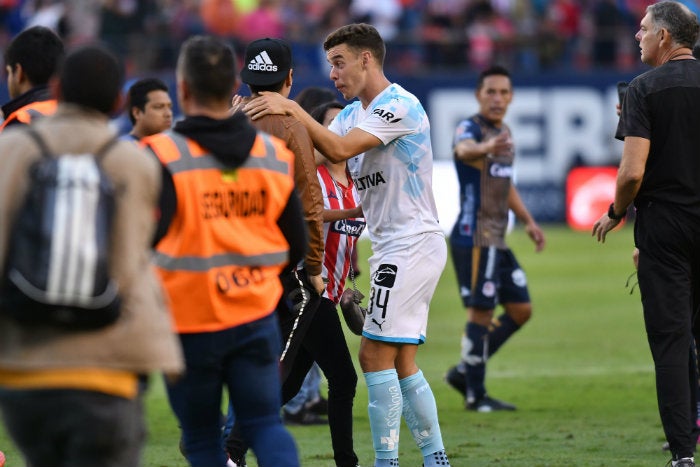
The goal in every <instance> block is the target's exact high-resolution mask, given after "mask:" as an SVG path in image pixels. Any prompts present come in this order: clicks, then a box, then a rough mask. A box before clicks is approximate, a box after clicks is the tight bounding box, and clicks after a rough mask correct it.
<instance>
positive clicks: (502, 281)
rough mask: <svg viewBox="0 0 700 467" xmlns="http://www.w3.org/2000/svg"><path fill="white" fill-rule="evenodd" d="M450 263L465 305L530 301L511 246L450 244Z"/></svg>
mask: <svg viewBox="0 0 700 467" xmlns="http://www.w3.org/2000/svg"><path fill="white" fill-rule="evenodd" d="M452 263H453V265H454V268H455V272H456V274H457V283H458V285H459V294H460V296H461V297H462V303H463V304H464V306H465V307H474V308H480V309H484V310H492V309H494V308H496V305H498V304H499V303H501V304H502V303H529V302H530V294H529V293H528V290H527V277H526V276H525V272H524V271H523V270H522V269H521V268H520V264H518V260H516V259H515V255H513V252H512V251H511V250H510V249H505V250H501V249H498V248H496V247H481V248H480V247H463V246H459V245H455V244H454V243H453V244H452ZM474 272H476V274H474Z"/></svg>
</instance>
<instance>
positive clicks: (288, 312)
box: [227, 38, 357, 467]
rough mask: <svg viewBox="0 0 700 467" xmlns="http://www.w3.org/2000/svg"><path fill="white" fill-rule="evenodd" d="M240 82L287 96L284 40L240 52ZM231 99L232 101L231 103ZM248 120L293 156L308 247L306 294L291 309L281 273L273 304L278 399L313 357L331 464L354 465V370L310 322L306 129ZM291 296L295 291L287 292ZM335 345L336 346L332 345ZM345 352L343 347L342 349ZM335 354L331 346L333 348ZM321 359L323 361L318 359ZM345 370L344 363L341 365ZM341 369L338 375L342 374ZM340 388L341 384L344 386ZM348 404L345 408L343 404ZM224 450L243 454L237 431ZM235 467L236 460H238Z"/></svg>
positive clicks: (319, 231) (315, 231) (288, 62)
mask: <svg viewBox="0 0 700 467" xmlns="http://www.w3.org/2000/svg"><path fill="white" fill-rule="evenodd" d="M241 81H243V82H244V83H246V84H247V85H248V87H249V88H250V91H251V93H252V95H253V96H252V98H253V99H254V98H255V97H256V96H257V95H258V93H259V92H261V91H271V92H277V93H279V94H281V95H283V96H285V97H289V94H290V91H291V88H292V82H293V69H292V51H291V48H290V46H289V44H287V42H285V41H283V40H281V39H269V38H265V39H259V40H256V41H253V42H251V43H250V44H249V45H248V47H247V48H246V51H245V61H244V63H243V66H242V67H241ZM234 103H235V101H234ZM253 124H254V125H255V126H256V127H257V128H258V129H260V130H263V131H265V132H267V133H270V134H272V135H274V136H277V137H278V138H280V139H282V140H284V141H285V142H286V143H287V147H289V149H291V150H292V152H294V155H295V156H296V159H295V167H294V177H295V183H296V189H297V192H298V193H299V195H300V197H301V201H302V205H303V208H304V214H305V216H306V219H307V223H308V226H309V237H310V242H309V251H308V252H307V255H306V258H305V260H304V262H303V268H300V269H297V270H296V271H294V273H293V275H294V277H293V279H294V281H296V282H297V283H298V282H299V281H302V282H307V279H306V276H308V283H307V284H305V285H306V289H307V290H308V289H309V288H311V287H310V286H312V288H313V289H314V290H313V291H309V292H310V293H308V294H307V295H310V296H308V297H304V298H303V299H302V300H301V304H302V306H299V300H293V301H295V302H296V303H295V305H296V306H294V307H293V308H290V306H289V305H290V304H289V303H288V300H287V295H288V294H289V292H290V289H291V288H292V287H296V288H298V287H299V286H298V285H296V286H295V285H294V284H293V282H294V281H290V280H289V277H285V274H283V275H282V276H281V279H282V283H283V285H284V286H285V292H286V294H285V296H283V297H282V300H280V304H279V306H278V307H277V313H278V318H279V319H280V327H281V330H282V335H283V337H284V339H285V341H286V347H285V350H284V351H283V354H282V358H281V367H282V368H281V369H282V401H283V402H284V403H286V402H288V401H289V400H290V399H291V398H292V397H294V396H295V395H296V394H297V392H298V391H299V388H300V387H301V385H302V382H303V380H304V377H305V376H306V373H307V372H308V370H309V368H310V366H311V362H313V361H317V362H318V363H319V365H320V366H321V369H322V370H323V372H324V373H325V374H326V376H330V378H329V386H330V389H329V398H330V399H329V401H328V410H329V414H328V415H329V420H328V421H329V425H330V430H331V436H332V438H333V448H334V454H335V459H336V464H337V465H339V466H340V467H346V466H353V467H354V466H355V465H356V463H357V456H356V455H355V452H354V450H353V439H352V417H351V416H350V417H346V416H345V414H347V413H348V412H349V413H351V412H352V402H353V397H354V385H353V384H352V381H353V378H355V379H356V375H355V373H354V369H352V368H350V369H349V370H350V371H341V370H339V368H338V366H337V365H336V366H334V365H333V363H334V362H339V361H341V360H342V358H343V357H344V356H343V355H338V356H336V355H333V354H329V351H330V349H331V346H328V345H323V342H324V341H323V338H324V337H326V336H325V334H324V332H323V329H320V328H319V326H314V325H313V321H314V316H315V313H316V309H317V308H318V303H319V301H320V295H319V294H321V293H323V290H324V284H323V280H322V278H321V271H322V263H323V257H324V241H323V238H324V233H323V195H322V192H321V186H320V185H319V182H318V177H317V176H316V162H315V159H314V147H313V143H312V141H311V138H310V137H309V134H308V132H307V131H306V128H304V126H303V125H302V124H301V123H300V122H299V120H297V119H296V118H294V117H289V116H285V115H268V116H266V117H264V118H261V119H258V120H256V121H255V122H253ZM292 296H294V293H293V292H292ZM333 349H335V347H333ZM345 351H346V352H347V349H346V350H345ZM332 352H335V350H332ZM322 361H323V362H325V363H324V364H323V365H322V364H321V362H322ZM344 368H345V367H344ZM341 373H342V374H341ZM344 387H345V388H344ZM348 407H349V410H347V408H348ZM227 450H228V451H229V454H230V455H231V458H232V459H234V460H238V459H241V458H242V454H241V453H242V450H241V447H240V443H239V442H237V440H236V430H235V429H234V431H233V432H232V435H231V436H229V438H228V440H227ZM238 463H239V465H240V462H238Z"/></svg>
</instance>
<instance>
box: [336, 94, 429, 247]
mask: <svg viewBox="0 0 700 467" xmlns="http://www.w3.org/2000/svg"><path fill="white" fill-rule="evenodd" d="M355 127H357V128H360V129H362V130H364V131H366V132H368V133H370V134H372V135H374V136H376V137H377V138H379V139H380V140H381V141H382V143H383V144H380V145H379V146H377V147H374V148H372V149H370V150H368V151H367V152H365V153H363V154H360V155H358V156H356V157H353V158H351V159H349V160H348V161H347V163H348V169H349V171H350V174H351V176H352V178H353V180H354V182H355V186H356V187H357V190H358V192H359V194H360V199H361V201H362V208H363V211H364V214H365V218H366V220H367V227H368V229H369V237H370V240H371V241H372V250H373V251H374V252H375V253H377V252H381V251H382V250H385V249H389V248H403V247H405V245H406V244H407V243H410V242H411V237H412V236H415V235H418V234H422V233H427V232H442V230H441V228H440V226H439V224H438V217H437V208H436V206H435V199H434V197H433V187H432V176H433V150H432V146H431V143H430V123H429V122H428V116H427V115H426V113H425V110H424V109H423V106H422V105H421V104H420V102H419V101H418V99H417V98H416V97H415V96H414V95H413V94H411V93H409V92H408V91H406V90H405V89H403V88H402V87H401V86H399V85H398V84H391V85H390V86H389V87H387V88H386V89H385V90H384V91H382V92H381V93H380V94H379V95H378V96H377V97H375V98H374V100H373V101H372V102H371V103H370V104H369V105H368V106H367V108H366V109H363V108H362V104H361V103H360V102H359V101H355V102H353V103H351V104H349V105H348V106H346V107H345V108H344V109H343V110H342V111H341V112H340V113H339V114H338V116H336V117H335V119H334V120H333V122H332V123H331V125H330V126H329V128H330V130H331V131H333V132H335V133H336V134H339V135H341V136H343V135H346V134H347V133H348V132H349V131H350V130H351V129H353V128H355Z"/></svg>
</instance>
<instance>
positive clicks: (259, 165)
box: [166, 130, 289, 175]
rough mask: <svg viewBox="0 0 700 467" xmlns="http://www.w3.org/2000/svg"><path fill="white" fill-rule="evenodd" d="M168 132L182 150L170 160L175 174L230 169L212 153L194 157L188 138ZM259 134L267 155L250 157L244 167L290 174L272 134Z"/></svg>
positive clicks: (169, 166)
mask: <svg viewBox="0 0 700 467" xmlns="http://www.w3.org/2000/svg"><path fill="white" fill-rule="evenodd" d="M166 134H167V135H168V136H169V137H170V139H172V140H173V142H174V143H175V146H176V147H177V150H178V151H179V152H180V158H179V159H177V160H174V161H172V162H168V169H169V170H170V173H172V174H173V175H175V174H177V173H180V172H186V171H188V170H197V169H219V170H227V169H228V167H226V166H225V165H224V164H222V163H221V161H219V160H218V159H217V158H216V157H215V156H213V155H212V154H205V155H202V156H199V157H196V158H195V157H193V156H192V153H190V148H189V147H188V146H187V140H186V139H185V138H184V137H183V136H182V135H179V134H177V133H175V132H173V131H171V130H169V131H167V132H166ZM259 135H260V136H262V138H263V142H264V143H265V157H250V158H248V160H247V161H246V162H245V164H243V167H247V168H250V169H266V170H272V171H274V172H278V173H282V174H288V173H289V166H288V165H287V163H286V162H284V161H281V160H279V159H277V157H275V147H274V146H273V144H272V141H270V135H268V134H265V133H259Z"/></svg>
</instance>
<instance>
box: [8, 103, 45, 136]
mask: <svg viewBox="0 0 700 467" xmlns="http://www.w3.org/2000/svg"><path fill="white" fill-rule="evenodd" d="M57 106H58V103H57V102H56V101H55V100H53V99H51V100H47V101H38V102H32V103H30V104H27V105H25V106H24V107H20V108H19V109H17V110H15V111H14V112H12V113H11V114H10V115H8V116H7V118H6V119H5V121H3V122H2V124H0V131H2V130H3V129H5V127H6V126H7V125H9V124H10V123H12V122H15V121H17V122H21V123H24V124H25V125H29V124H30V123H32V121H33V120H36V119H37V118H39V117H45V116H47V115H51V114H53V113H54V112H56V107H57Z"/></svg>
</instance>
